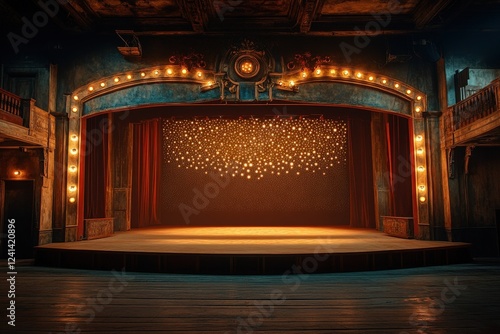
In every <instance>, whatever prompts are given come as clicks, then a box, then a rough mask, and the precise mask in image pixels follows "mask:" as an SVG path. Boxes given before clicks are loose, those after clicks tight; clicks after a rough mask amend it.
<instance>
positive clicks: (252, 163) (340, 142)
mask: <svg viewBox="0 0 500 334" xmlns="http://www.w3.org/2000/svg"><path fill="white" fill-rule="evenodd" d="M163 136H164V138H165V145H164V155H163V156H164V159H165V163H167V164H171V165H173V166H175V167H177V168H182V169H192V170H195V171H197V172H200V173H204V174H208V173H210V172H217V173H223V174H229V175H232V176H234V177H242V178H245V179H247V180H254V179H256V180H259V179H262V178H263V177H265V176H269V175H274V176H275V177H277V176H280V175H290V176H291V175H300V174H301V173H319V174H323V175H328V174H329V172H330V173H334V172H335V167H336V166H340V165H342V166H344V165H345V164H346V159H347V124H346V122H345V121H343V120H333V119H319V118H318V119H312V118H304V119H276V118H273V119H258V118H245V119H237V120H236V119H220V118H219V119H196V120H171V119H165V120H163Z"/></svg>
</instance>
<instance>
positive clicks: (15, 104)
mask: <svg viewBox="0 0 500 334" xmlns="http://www.w3.org/2000/svg"><path fill="white" fill-rule="evenodd" d="M54 134H55V119H54V116H52V115H50V113H48V112H47V111H45V110H43V109H41V108H39V107H37V106H35V100H33V99H21V98H20V97H19V96H17V95H15V94H12V93H11V92H8V91H6V90H3V89H0V148H15V147H20V146H23V147H50V148H53V147H54V146H55V137H54Z"/></svg>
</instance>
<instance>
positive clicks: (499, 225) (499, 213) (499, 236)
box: [496, 210, 500, 256]
mask: <svg viewBox="0 0 500 334" xmlns="http://www.w3.org/2000/svg"><path fill="white" fill-rule="evenodd" d="M496 213H497V214H496V218H497V247H498V255H499V256H500V210H496Z"/></svg>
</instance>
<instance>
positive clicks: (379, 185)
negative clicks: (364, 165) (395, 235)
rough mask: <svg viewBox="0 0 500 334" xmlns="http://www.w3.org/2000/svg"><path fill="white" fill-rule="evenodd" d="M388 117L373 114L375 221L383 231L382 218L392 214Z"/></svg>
mask: <svg viewBox="0 0 500 334" xmlns="http://www.w3.org/2000/svg"><path fill="white" fill-rule="evenodd" d="M385 123H386V117H385V115H384V114H382V113H372V120H371V132H372V133H371V136H372V161H373V183H374V186H375V187H374V189H373V190H374V200H375V221H376V227H377V230H382V229H383V226H382V219H381V216H389V215H390V214H391V212H390V207H391V206H390V189H389V187H390V184H389V182H390V180H389V177H388V170H389V166H388V161H387V157H388V154H387V136H386V132H385Z"/></svg>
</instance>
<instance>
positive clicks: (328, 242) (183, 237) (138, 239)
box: [37, 227, 466, 254]
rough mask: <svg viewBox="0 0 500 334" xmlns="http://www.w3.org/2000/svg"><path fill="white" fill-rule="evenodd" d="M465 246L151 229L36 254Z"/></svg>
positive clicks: (351, 231)
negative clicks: (56, 251) (50, 252)
mask: <svg viewBox="0 0 500 334" xmlns="http://www.w3.org/2000/svg"><path fill="white" fill-rule="evenodd" d="M460 245H466V244H465V243H461V242H447V241H425V240H414V239H410V240H408V239H401V238H395V237H390V236H388V235H386V234H384V233H383V232H379V231H376V230H374V229H362V228H349V227H150V228H140V229H133V230H131V231H128V232H118V233H116V234H115V235H113V236H112V237H109V238H103V239H95V240H86V241H78V242H66V243H52V244H48V245H43V246H39V247H37V248H39V249H67V250H96V251H122V252H123V251H127V252H147V253H187V254H193V253H197V254H314V253H315V252H316V251H317V250H318V246H319V250H320V251H322V252H325V253H353V252H376V251H386V250H411V249H427V248H439V247H448V246H460Z"/></svg>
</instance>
